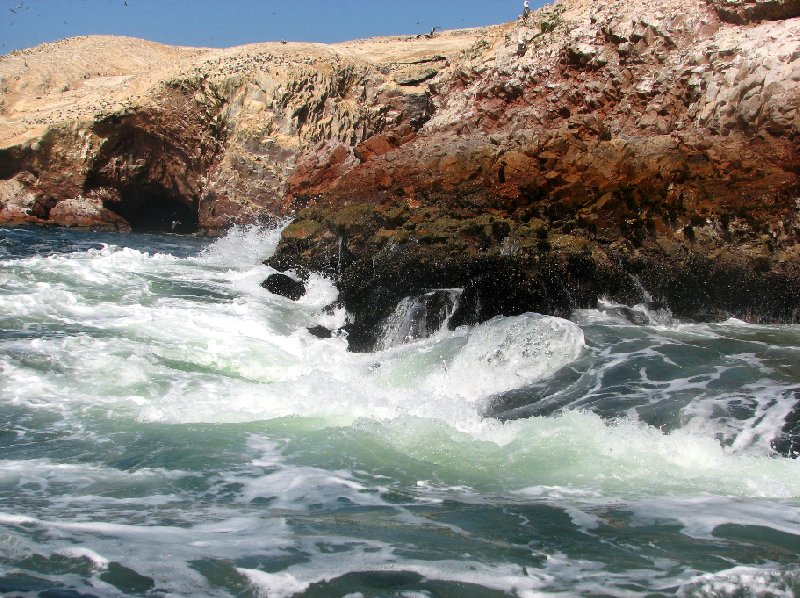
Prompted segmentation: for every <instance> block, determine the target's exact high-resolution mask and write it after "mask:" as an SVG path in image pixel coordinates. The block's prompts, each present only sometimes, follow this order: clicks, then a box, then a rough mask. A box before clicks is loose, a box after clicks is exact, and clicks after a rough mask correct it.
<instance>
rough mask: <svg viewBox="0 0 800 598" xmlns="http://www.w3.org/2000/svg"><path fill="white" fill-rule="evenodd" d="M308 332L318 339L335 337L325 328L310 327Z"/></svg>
mask: <svg viewBox="0 0 800 598" xmlns="http://www.w3.org/2000/svg"><path fill="white" fill-rule="evenodd" d="M307 330H308V332H309V334H311V336H316V337H317V338H331V337H332V336H333V332H331V331H330V330H329V329H328V328H325V326H309V327H308V328H307Z"/></svg>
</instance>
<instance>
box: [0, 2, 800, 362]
mask: <svg viewBox="0 0 800 598" xmlns="http://www.w3.org/2000/svg"><path fill="white" fill-rule="evenodd" d="M798 81H800V3H798V2H797V1H796V0H760V1H757V2H747V1H744V0H688V1H687V0H660V1H659V2H653V1H652V0H628V1H624V2H623V1H613V0H612V1H609V2H603V3H597V2H591V1H590V0H560V1H559V2H557V3H556V4H553V5H549V6H546V7H545V8H543V9H541V10H539V11H537V12H535V13H533V14H532V15H531V16H530V17H529V18H528V19H527V20H526V21H522V20H520V21H518V22H514V23H507V24H503V25H498V26H494V27H487V28H481V29H473V30H463V31H450V32H443V33H441V34H440V33H437V34H435V35H433V36H419V37H395V38H380V39H372V40H360V41H355V42H350V43H345V44H337V45H319V44H258V45H252V46H245V47H240V48H232V49H229V50H210V49H187V48H168V47H164V46H159V45H157V44H151V43H147V42H142V41H138V40H130V39H120V38H94V37H92V38H76V39H70V40H64V41H62V42H59V43H56V44H48V45H44V46H40V47H37V48H34V49H31V50H26V51H22V52H15V53H13V54H12V55H9V56H5V57H3V58H2V59H0V222H6V223H20V222H29V223H49V224H58V225H67V226H92V227H97V226H103V227H109V228H117V229H129V228H133V229H141V230H177V231H185V232H194V231H201V232H206V233H216V232H219V231H221V230H224V229H225V228H226V227H228V226H230V225H231V224H234V223H247V222H255V221H259V220H262V219H271V218H275V217H282V216H287V215H291V216H292V217H293V218H294V221H293V223H292V224H291V225H290V226H289V227H288V228H287V229H286V230H285V231H284V235H283V241H282V242H281V245H280V246H279V248H278V252H277V254H276V255H275V257H274V258H273V259H272V261H271V264H272V265H273V266H275V267H276V268H279V269H282V270H291V269H293V270H295V272H299V273H302V272H303V271H305V270H308V269H314V270H322V271H328V272H330V273H331V275H333V276H336V277H338V279H339V285H340V290H341V292H342V298H343V301H344V302H345V305H346V306H347V307H348V310H349V311H350V313H351V315H352V318H351V337H350V338H351V343H352V345H353V347H354V348H363V349H366V348H369V347H371V346H374V343H375V329H376V326H377V324H378V323H379V322H380V321H381V320H382V319H384V318H386V317H387V315H388V314H390V313H391V311H392V310H393V309H394V306H395V305H396V304H397V302H398V300H399V299H401V298H403V297H404V296H409V295H414V294H419V293H422V292H424V291H425V290H427V289H431V288H439V287H455V286H458V287H463V288H464V289H465V291H464V295H463V297H462V301H461V302H460V307H459V310H458V313H457V314H456V316H455V317H454V320H453V323H454V325H455V324H457V323H469V322H473V321H480V320H483V319H486V318H489V317H492V316H493V315H497V314H500V313H502V314H506V315H510V314H512V313H519V312H520V311H527V310H536V311H542V312H548V313H562V312H564V313H566V312H568V311H569V310H570V309H572V308H574V307H578V306H585V305H592V304H593V303H595V302H596V301H597V298H598V297H599V296H603V295H604V296H607V297H612V298H616V299H619V300H620V301H624V302H627V303H631V302H637V301H644V300H651V301H653V302H656V303H664V304H668V305H669V306H670V308H671V309H672V310H673V311H674V312H675V313H676V314H677V315H684V316H688V317H693V318H711V319H718V318H724V317H728V316H731V315H733V316H736V317H741V318H745V319H751V320H759V321H773V320H776V321H796V320H797V318H798V315H800V275H799V273H800V152H798V132H799V131H800V112H799V111H798V110H800V85H798Z"/></svg>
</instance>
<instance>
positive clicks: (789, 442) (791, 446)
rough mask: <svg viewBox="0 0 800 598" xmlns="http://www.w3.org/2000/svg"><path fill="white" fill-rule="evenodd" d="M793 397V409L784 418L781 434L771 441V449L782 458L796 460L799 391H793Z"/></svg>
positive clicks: (798, 454)
mask: <svg viewBox="0 0 800 598" xmlns="http://www.w3.org/2000/svg"><path fill="white" fill-rule="evenodd" d="M794 395H795V399H796V402H795V404H794V408H792V410H791V411H790V412H789V415H787V416H786V421H785V424H784V426H783V429H782V430H781V433H780V434H779V435H778V437H777V438H775V439H774V440H773V441H772V448H773V449H774V450H775V451H776V452H778V453H780V454H781V455H783V456H784V457H791V458H792V459H797V457H800V391H795V393H794Z"/></svg>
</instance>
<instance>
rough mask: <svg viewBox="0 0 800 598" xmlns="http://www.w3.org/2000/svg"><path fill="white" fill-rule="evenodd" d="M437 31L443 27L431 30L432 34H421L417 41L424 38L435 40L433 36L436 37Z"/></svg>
mask: <svg viewBox="0 0 800 598" xmlns="http://www.w3.org/2000/svg"><path fill="white" fill-rule="evenodd" d="M437 29H441V27H439V26H438V25H437V26H436V27H434V28H433V29H431V32H430V33H420V34H419V35H418V36H417V39H420V38H421V37H424V38H425V39H433V35H434V33H436V30H437Z"/></svg>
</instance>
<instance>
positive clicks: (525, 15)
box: [522, 0, 531, 21]
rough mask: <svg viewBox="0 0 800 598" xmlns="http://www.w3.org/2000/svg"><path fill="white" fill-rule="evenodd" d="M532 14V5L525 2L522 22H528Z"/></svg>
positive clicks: (526, 0) (527, 1) (527, 0)
mask: <svg viewBox="0 0 800 598" xmlns="http://www.w3.org/2000/svg"><path fill="white" fill-rule="evenodd" d="M530 14H531V3H530V2H529V0H525V2H523V3H522V20H523V21H527V20H528V17H529V16H530Z"/></svg>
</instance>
